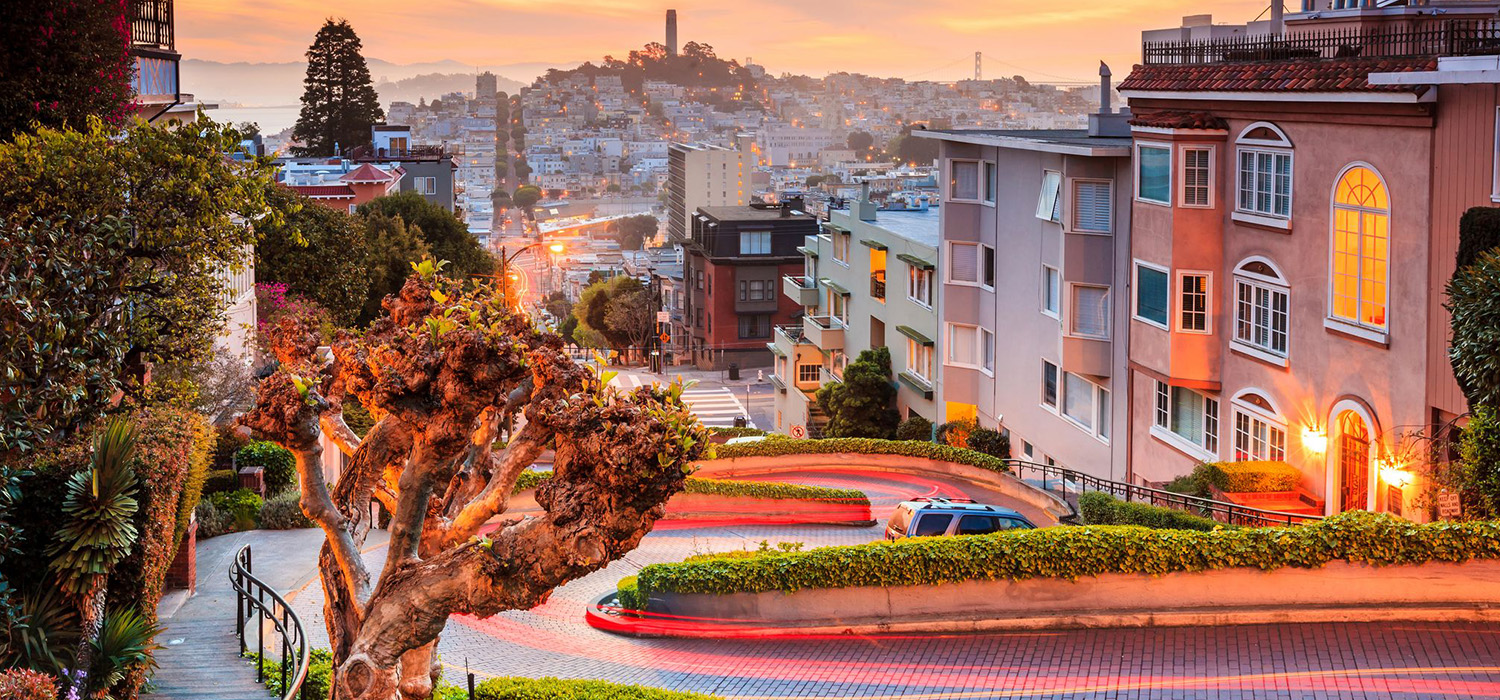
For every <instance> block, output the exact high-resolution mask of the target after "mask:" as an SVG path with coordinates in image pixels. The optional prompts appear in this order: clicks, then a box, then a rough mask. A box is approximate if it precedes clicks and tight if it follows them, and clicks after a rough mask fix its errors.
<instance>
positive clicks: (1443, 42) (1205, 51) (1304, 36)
mask: <svg viewBox="0 0 1500 700" xmlns="http://www.w3.org/2000/svg"><path fill="white" fill-rule="evenodd" d="M1141 54H1142V56H1141V57H1142V60H1143V61H1144V62H1145V63H1146V64H1147V65H1161V64H1187V65H1201V64H1211V63H1247V62H1257V61H1285V60H1298V59H1302V60H1306V59H1318V58H1417V57H1424V56H1484V55H1494V54H1500V21H1496V20H1488V19H1483V20H1463V19H1451V20H1427V21H1422V22H1419V23H1415V24H1404V25H1390V26H1374V27H1346V28H1343V29H1327V30H1321V31H1294V33H1291V34H1286V35H1274V34H1258V35H1253V36H1245V35H1239V36H1225V37H1216V38H1213V39H1199V40H1193V41H1148V42H1144V43H1142V45H1141Z"/></svg>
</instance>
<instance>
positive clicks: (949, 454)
mask: <svg viewBox="0 0 1500 700" xmlns="http://www.w3.org/2000/svg"><path fill="white" fill-rule="evenodd" d="M838 453H854V454H878V455H901V456H905V457H919V458H923V459H935V460H938V461H941V462H954V463H957V464H967V465H969V466H973V467H979V468H981V469H988V470H990V471H994V472H1001V473H1006V472H1009V471H1010V468H1009V467H1007V466H1005V460H1003V459H1000V458H998V457H995V456H992V455H987V454H984V453H982V452H975V451H974V450H969V449H964V448H961V447H952V446H948V445H938V444H934V443H931V442H916V441H912V440H880V439H876V438H828V439H825V440H794V439H792V438H788V437H782V436H779V435H771V436H767V437H766V439H764V440H761V441H759V442H750V443H742V444H738V445H720V446H718V448H716V449H715V450H714V459H734V458H736V457H781V456H784V455H799V454H838Z"/></svg>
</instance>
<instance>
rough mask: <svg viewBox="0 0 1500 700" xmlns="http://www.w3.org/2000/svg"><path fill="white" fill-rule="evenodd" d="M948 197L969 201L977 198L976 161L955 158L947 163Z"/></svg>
mask: <svg viewBox="0 0 1500 700" xmlns="http://www.w3.org/2000/svg"><path fill="white" fill-rule="evenodd" d="M948 199H950V200H953V201H963V200H967V201H971V202H972V201H978V200H979V163H978V162H976V161H972V160H955V161H951V162H950V163H949V164H948Z"/></svg>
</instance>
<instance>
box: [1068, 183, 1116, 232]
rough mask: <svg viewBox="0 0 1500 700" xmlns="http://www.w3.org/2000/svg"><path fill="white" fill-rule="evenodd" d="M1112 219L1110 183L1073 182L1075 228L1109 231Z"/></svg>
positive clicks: (1077, 229) (1076, 229) (1078, 229)
mask: <svg viewBox="0 0 1500 700" xmlns="http://www.w3.org/2000/svg"><path fill="white" fill-rule="evenodd" d="M1111 219H1112V216H1111V207H1110V200H1109V183H1107V182H1074V183H1073V230H1075V231H1090V232H1095V233H1109V232H1110V231H1111V230H1112V223H1113V222H1112V221H1111Z"/></svg>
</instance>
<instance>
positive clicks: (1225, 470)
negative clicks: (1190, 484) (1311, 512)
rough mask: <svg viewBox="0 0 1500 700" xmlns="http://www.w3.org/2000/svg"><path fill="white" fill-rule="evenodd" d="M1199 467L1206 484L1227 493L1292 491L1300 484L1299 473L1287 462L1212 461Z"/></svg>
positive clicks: (1300, 476) (1300, 473) (1300, 475)
mask: <svg viewBox="0 0 1500 700" xmlns="http://www.w3.org/2000/svg"><path fill="white" fill-rule="evenodd" d="M1199 468H1200V469H1203V478H1204V479H1205V480H1206V481H1208V483H1210V484H1213V485H1214V486H1215V487H1217V488H1218V489H1219V490H1220V491H1224V492H1226V493H1265V492H1269V491H1293V490H1295V489H1296V488H1297V485H1298V484H1300V483H1302V472H1300V471H1297V468H1296V467H1293V466H1292V465H1290V464H1287V463H1286V462H1214V463H1211V464H1204V465H1201V466H1200V467H1199ZM1194 471H1195V472H1196V471H1197V470H1194Z"/></svg>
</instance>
